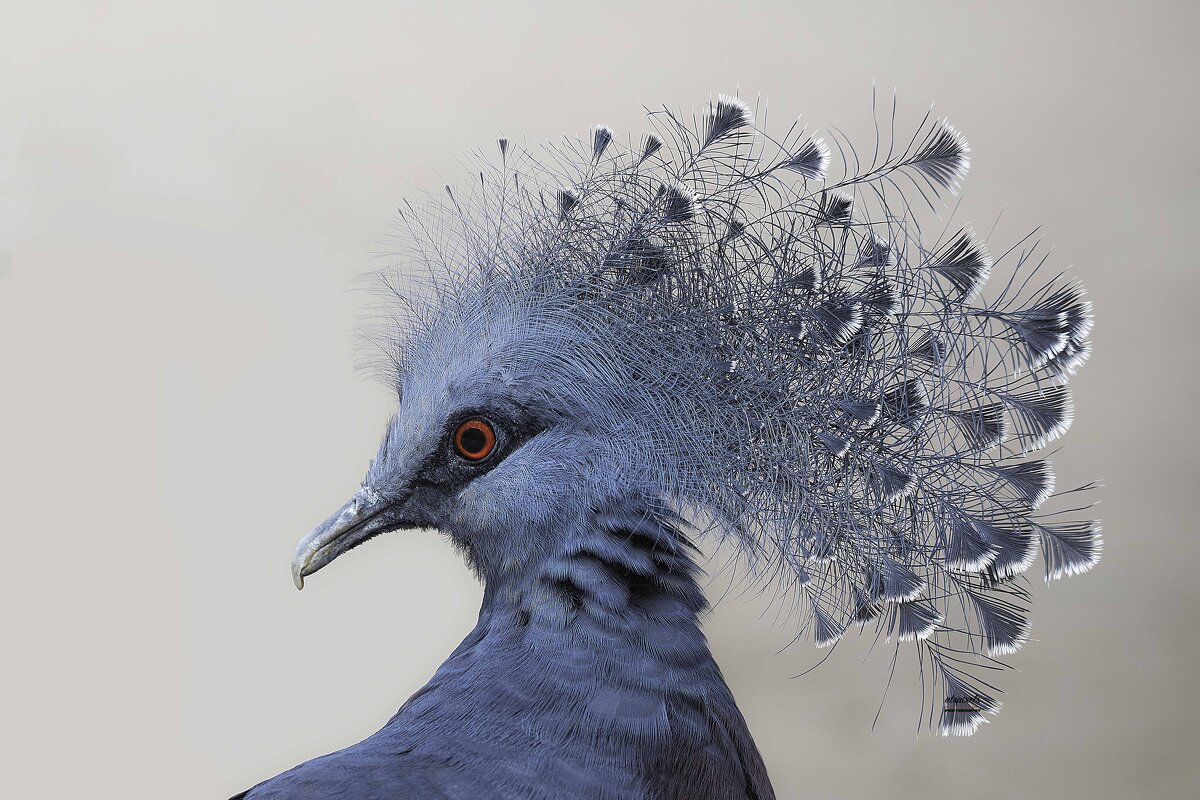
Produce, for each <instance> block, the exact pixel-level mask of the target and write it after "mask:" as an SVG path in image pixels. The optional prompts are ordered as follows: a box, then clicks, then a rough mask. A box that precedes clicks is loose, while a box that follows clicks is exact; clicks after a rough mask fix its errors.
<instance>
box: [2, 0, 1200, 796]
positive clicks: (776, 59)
mask: <svg viewBox="0 0 1200 800" xmlns="http://www.w3.org/2000/svg"><path fill="white" fill-rule="evenodd" d="M1198 21H1200V17H1198V15H1197V13H1196V11H1195V10H1194V6H1193V5H1192V4H1188V3H1177V4H1176V3H1153V2H1143V3H1136V4H1134V3H1130V4H1125V3H1113V2H1103V3H1088V4H1083V3H1080V4H1062V3H1051V4H1044V3H1028V4H1025V3H1022V4H1015V3H1004V4H972V5H958V4H934V3H903V4H891V3H880V4H870V3H855V4H846V3H823V4H820V5H819V6H818V5H813V4H799V3H772V4H738V5H736V6H735V5H734V4H723V5H722V4H711V3H704V2H687V3H664V4H652V5H651V4H647V5H640V4H634V3H622V2H605V3H587V4H582V3H554V4H551V3H546V4H541V5H539V4H532V3H520V4H518V3H501V4H497V5H488V6H487V7H473V6H470V5H459V4H452V3H433V2H426V3H422V4H419V5H416V4H404V3H373V4H365V3H355V4H348V5H347V6H346V7H341V8H336V9H335V8H334V7H333V6H332V5H328V6H325V5H319V4H308V3H277V4H274V5H263V4H258V3H249V4H243V3H221V4H216V3H182V2H180V3H154V4H150V3H144V4H134V3H116V2H109V3H102V4H101V3H95V4H61V3H44V2H17V3H14V2H12V0H9V2H6V3H4V4H3V6H2V7H0V276H2V277H0V370H2V373H0V374H2V379H0V380H2V384H0V385H2V394H0V397H2V400H0V411H2V413H0V493H2V509H3V523H2V524H3V528H4V540H3V542H4V547H3V577H2V578H0V601H2V602H3V608H4V611H3V620H4V636H3V641H4V650H3V653H4V655H3V659H2V660H0V671H2V675H0V679H2V680H3V685H4V694H5V703H4V706H5V708H4V711H3V719H4V723H3V728H2V730H0V736H2V737H3V741H2V742H0V744H2V749H3V752H4V753H5V758H4V761H5V764H6V766H5V768H4V769H3V770H2V771H0V792H2V793H3V794H4V795H5V796H9V797H35V796H36V797H72V796H75V797H85V796H86V797H116V796H120V797H176V798H205V797H225V796H227V795H228V794H230V793H232V792H234V791H237V790H240V789H242V788H244V787H245V786H247V785H249V784H250V783H252V782H255V781H257V780H259V779H262V778H265V777H267V776H269V775H272V774H274V773H275V772H278V771H280V770H282V769H284V768H286V767H289V766H291V765H292V764H293V763H295V762H297V761H300V760H303V759H306V758H308V757H311V756H314V755H317V754H319V753H322V752H325V751H328V750H331V749H334V748H337V747H339V746H342V745H344V744H348V743H350V742H352V741H355V740H356V739H358V738H361V737H362V736H364V735H366V734H368V733H370V732H371V731H373V730H374V729H375V728H376V727H377V726H378V725H380V724H381V723H382V722H383V721H384V720H385V719H386V718H387V717H388V716H389V715H390V714H391V712H392V711H393V710H394V709H395V708H396V707H397V706H398V705H399V704H400V703H401V702H402V701H403V700H404V699H405V698H406V697H407V696H408V695H409V694H410V693H411V692H412V691H414V690H415V689H417V688H418V687H419V686H420V685H421V684H422V683H423V682H424V681H425V679H426V678H427V677H428V676H429V674H430V673H431V672H432V671H433V670H434V669H435V667H436V666H437V664H438V663H439V662H440V660H441V659H442V658H443V657H444V656H445V655H446V654H447V653H448V652H449V650H450V649H451V648H452V647H453V646H454V645H455V644H456V643H457V642H458V640H459V639H460V638H461V637H462V635H464V634H465V632H466V631H467V630H468V629H469V628H470V626H471V625H472V623H473V620H474V613H475V611H476V608H477V603H478V600H479V596H480V591H479V587H478V586H477V585H476V584H475V582H474V581H473V579H472V578H471V576H470V575H469V574H468V573H467V571H466V569H465V568H464V567H463V566H462V565H461V563H460V562H459V560H458V558H457V557H456V556H455V555H454V554H453V553H452V552H451V550H450V548H449V547H448V546H446V545H445V544H444V543H443V542H441V541H440V540H439V539H437V537H435V536H433V535H431V534H413V535H395V536H390V537H385V538H383V539H381V540H379V541H377V542H374V543H372V544H371V545H370V546H369V547H367V548H364V549H362V550H358V551H356V552H355V553H354V554H353V555H352V556H350V557H347V558H345V559H342V560H339V561H338V563H337V564H335V565H334V566H333V567H331V568H329V569H328V570H326V571H324V572H322V574H321V575H319V576H317V578H315V579H314V580H312V581H311V582H310V587H309V588H308V589H307V590H306V591H305V592H304V593H303V594H297V593H296V591H295V590H294V589H293V588H292V585H291V581H290V579H289V576H288V561H289V558H290V555H291V551H292V548H293V546H294V545H295V542H296V541H297V540H298V538H299V537H300V536H301V535H302V534H304V533H305V532H306V531H307V530H308V529H309V528H310V527H311V526H312V525H313V524H315V523H316V522H317V521H319V520H320V519H322V518H323V517H324V516H325V514H327V513H328V512H329V511H331V510H332V509H333V508H335V507H336V506H337V505H338V504H340V502H341V501H342V500H343V499H344V498H345V496H346V495H348V493H349V492H351V491H352V490H353V489H354V488H355V486H356V485H357V481H358V480H359V478H360V476H361V473H362V471H363V470H364V468H365V466H366V462H367V459H368V458H369V457H370V456H371V455H372V454H373V452H374V448H375V445H376V442H377V437H378V436H379V434H380V433H381V431H382V426H383V424H384V422H385V419H386V417H387V415H388V413H389V410H390V408H391V405H392V402H393V401H392V398H391V397H390V395H389V393H388V392H387V391H386V390H385V389H384V388H382V387H380V386H377V385H374V384H371V383H368V382H366V381H364V380H362V379H360V378H359V377H357V376H356V375H355V373H354V372H353V371H352V362H353V360H354V345H353V338H352V333H353V329H354V326H355V324H356V317H357V316H358V315H359V313H360V312H361V309H362V301H363V298H361V297H360V296H357V295H356V294H355V293H354V292H352V291H350V290H349V289H350V286H351V279H352V278H353V276H355V275H356V274H358V273H361V272H363V271H365V270H367V269H371V268H374V267H376V266H379V265H380V263H381V262H380V261H378V260H377V259H376V258H375V257H374V256H373V255H372V254H373V253H376V252H379V251H381V250H386V249H387V243H386V235H387V233H388V231H389V220H390V214H391V211H392V209H393V208H394V207H395V206H396V205H397V204H398V203H399V201H400V200H401V198H402V197H404V196H405V195H406V194H407V195H412V194H414V193H415V191H416V190H418V189H430V188H433V189H436V188H437V187H439V186H440V185H441V184H442V183H443V182H447V181H457V180H461V179H463V172H462V169H461V165H460V161H459V158H460V156H461V155H462V154H463V153H466V152H468V151H470V150H472V149H475V148H483V149H485V150H488V151H490V150H491V148H492V147H494V144H493V143H494V139H495V137H496V136H497V135H500V134H506V135H508V136H510V137H513V138H514V139H517V140H525V141H528V142H529V143H532V144H536V143H538V142H541V141H543V140H546V139H555V138H558V137H559V136H561V135H562V134H564V133H569V134H572V135H583V134H586V132H587V130H588V129H589V127H590V126H592V125H594V124H596V123H598V122H605V123H607V124H609V125H612V126H613V127H614V128H615V129H616V130H617V131H618V132H619V134H620V135H622V136H624V135H627V134H629V135H633V136H637V135H638V134H639V133H640V132H641V130H642V129H643V124H642V122H641V118H640V117H641V111H640V107H641V105H642V104H646V105H649V106H657V105H660V104H663V103H667V104H670V105H672V106H674V107H681V108H684V109H691V108H698V107H700V106H701V105H702V104H703V102H704V101H705V100H706V98H707V97H708V96H709V95H710V93H716V92H720V91H724V92H731V91H735V90H738V89H739V88H740V91H741V93H742V95H743V96H745V97H749V98H752V99H753V98H757V97H758V96H759V94H760V92H761V95H762V97H765V98H769V99H770V105H769V108H770V114H769V120H768V124H773V125H775V126H786V125H787V124H788V123H789V122H790V120H791V118H792V117H793V115H795V114H799V113H803V114H804V116H805V119H806V120H807V121H809V122H810V124H813V125H817V126H824V125H825V124H827V123H833V124H837V125H839V126H842V127H843V128H844V129H845V130H847V131H848V132H849V133H850V134H851V135H852V136H853V137H854V138H855V139H856V140H857V141H864V140H866V139H868V138H869V137H870V135H871V134H870V130H871V129H870V123H869V112H868V110H869V100H870V91H871V82H872V80H873V79H874V80H876V81H877V82H878V86H879V87H880V90H881V92H883V93H884V94H887V93H889V92H890V90H891V88H892V87H893V86H895V87H898V89H899V95H900V99H901V112H902V114H901V118H902V121H904V120H907V121H908V122H909V123H910V124H911V123H912V122H914V121H915V120H916V118H917V117H919V115H920V114H921V113H922V112H923V111H924V110H925V108H926V107H927V106H928V104H929V103H930V102H933V101H936V106H935V111H936V112H939V113H945V114H947V115H949V116H950V117H951V119H952V120H953V121H954V122H955V123H956V124H957V125H958V126H960V127H961V129H962V130H963V131H964V132H965V134H966V135H967V137H968V139H969V140H970V142H971V144H972V146H973V148H974V166H973V168H972V174H971V177H970V179H969V180H968V182H967V192H966V196H965V199H964V201H963V203H962V206H961V208H960V209H959V211H958V213H957V216H956V220H959V221H974V222H975V223H976V225H977V227H978V228H979V229H980V230H982V231H988V230H990V229H991V227H992V225H993V223H995V222H996V220H997V217H998V216H999V224H998V225H997V226H996V230H995V233H994V234H993V235H992V239H991V240H992V242H993V244H994V246H996V247H997V248H998V247H999V246H1000V245H1002V244H1004V243H1009V242H1012V241H1015V240H1016V239H1018V238H1019V237H1020V236H1022V235H1023V234H1025V233H1026V232H1027V231H1029V230H1030V229H1032V228H1034V227H1036V226H1038V225H1041V226H1042V227H1041V231H1042V234H1043V235H1044V240H1045V241H1046V243H1047V244H1049V245H1051V246H1053V247H1054V248H1055V250H1054V255H1053V257H1052V259H1051V264H1052V265H1053V266H1054V267H1060V268H1061V267H1068V266H1071V267H1072V269H1073V271H1074V273H1075V274H1077V275H1078V276H1080V277H1081V278H1082V279H1083V280H1084V281H1085V283H1086V285H1087V286H1088V288H1089V289H1090V293H1091V296H1092V298H1093V299H1094V301H1095V304H1096V308H1097V316H1098V322H1097V326H1096V331H1095V345H1096V355H1095V357H1094V358H1093V359H1092V361H1091V363H1090V364H1088V365H1087V367H1086V368H1085V369H1084V370H1083V372H1082V374H1081V375H1080V376H1079V377H1078V379H1077V380H1076V381H1075V383H1074V386H1075V390H1076V406H1077V421H1076V423H1075V426H1074V429H1073V430H1072V431H1071V433H1070V434H1069V436H1068V438H1067V439H1066V446H1065V447H1064V448H1063V449H1062V450H1061V452H1058V453H1057V454H1056V455H1055V462H1056V465H1057V466H1058V468H1059V473H1060V477H1061V480H1062V485H1064V486H1065V485H1070V484H1077V483H1082V482H1084V481H1087V480H1090V479H1092V478H1101V479H1104V480H1105V481H1106V483H1107V487H1106V488H1104V489H1103V490H1102V491H1100V492H1098V493H1097V494H1096V497H1097V499H1101V500H1102V501H1103V502H1102V505H1101V508H1100V511H1099V513H1100V514H1101V516H1103V518H1104V520H1105V553H1104V560H1103V561H1102V562H1101V564H1100V566H1099V567H1098V568H1097V569H1096V570H1094V571H1093V572H1092V573H1090V574H1088V575H1086V576H1083V577H1079V578H1075V579H1071V580H1067V581H1063V582H1061V583H1056V584H1054V585H1051V586H1045V585H1043V584H1042V582H1041V580H1040V577H1038V572H1037V570H1038V569H1040V567H1035V569H1034V571H1033V572H1032V573H1031V574H1032V576H1033V590H1034V594H1035V596H1036V599H1037V604H1038V610H1037V613H1036V615H1035V624H1034V637H1035V641H1033V642H1031V643H1030V644H1029V645H1027V646H1026V648H1025V649H1024V650H1023V651H1022V652H1021V653H1020V654H1018V655H1017V656H1015V657H1014V658H1013V659H1012V663H1013V664H1014V665H1015V666H1016V667H1017V668H1018V671H1013V672H1011V673H1009V674H1007V675H1005V676H1002V678H1001V680H1002V684H1003V686H1004V687H1005V688H1006V689H1008V690H1009V694H1008V695H1007V696H1006V701H1007V702H1006V708H1005V710H1004V712H1003V713H1002V714H1001V715H1000V716H999V717H998V718H997V719H996V720H995V722H994V724H992V725H990V726H988V727H986V728H984V729H983V730H982V731H981V732H980V734H979V735H978V736H976V737H975V738H974V739H972V740H941V739H938V738H931V737H929V736H927V735H924V734H921V733H918V731H917V724H918V719H917V714H918V710H919V707H920V698H919V690H918V687H917V685H916V684H915V683H914V681H913V675H912V670H911V665H910V664H905V663H903V662H902V664H901V667H900V675H898V676H897V679H896V681H895V682H894V684H893V686H892V689H891V691H890V693H889V695H888V699H887V703H886V705H885V706H884V708H883V711H882V714H881V715H880V718H879V722H878V724H877V725H876V726H875V728H874V730H873V731H872V719H873V718H874V715H875V711H876V708H877V706H878V704H879V703H880V701H881V700H882V699H883V694H884V692H883V689H884V684H885V681H886V673H887V661H888V659H887V658H886V653H884V652H876V653H875V654H874V655H873V656H872V657H870V658H866V654H867V650H868V645H869V641H868V639H869V637H863V638H861V639H857V638H856V639H854V640H852V641H849V642H847V643H846V646H844V647H839V648H838V650H837V651H836V652H835V654H834V655H833V656H832V657H831V658H830V659H829V661H827V662H826V663H825V664H824V665H823V666H822V667H821V668H820V669H818V670H816V671H814V672H813V673H810V674H809V675H807V676H805V677H802V678H797V679H795V680H792V679H791V676H793V675H796V674H797V673H799V672H801V671H803V670H804V669H806V668H807V667H809V666H811V665H812V664H813V663H815V661H816V660H817V658H818V654H817V652H816V651H814V650H812V649H811V648H810V647H809V646H808V645H807V644H802V645H800V646H798V647H795V648H791V649H789V650H786V651H785V652H783V653H781V654H778V655H775V654H774V653H775V651H776V650H778V649H779V648H781V647H782V646H783V645H784V644H786V643H787V641H788V639H789V638H790V636H791V634H792V632H793V628H792V626H791V625H789V624H788V623H787V622H786V620H777V619H776V614H775V613H774V612H773V611H771V610H770V608H769V606H768V604H767V602H766V599H765V598H760V597H758V596H756V595H755V594H754V593H752V592H749V593H748V592H744V591H742V592H739V591H737V590H736V589H735V591H733V592H731V593H727V592H726V591H725V587H726V585H727V584H728V581H727V579H726V578H725V576H721V577H720V578H717V579H716V580H715V582H714V585H713V586H712V587H711V588H712V591H711V595H712V597H713V598H714V599H715V598H717V597H718V596H722V595H727V596H725V597H724V599H723V600H722V601H721V603H720V604H719V606H718V609H717V611H716V613H715V614H714V615H713V617H712V618H711V620H710V622H709V625H708V631H709V634H710V638H711V640H712V642H713V647H714V650H715V651H716V654H717V657H718V660H719V661H720V662H721V664H722V665H723V667H724V669H725V670H726V672H727V675H728V677H729V681H730V683H731V684H732V685H733V688H734V691H735V693H736V695H737V697H738V698H739V701H740V703H741V706H742V708H743V710H744V711H745V713H746V716H747V717H748V718H749V722H750V725H751V728H752V730H753V731H754V733H755V735H756V738H757V740H758V742H759V744H760V746H761V748H762V750H763V752H764V755H765V757H766V759H767V763H768V766H769V768H770V770H771V773H772V775H773V777H774V780H775V782H776V784H777V787H778V789H779V792H780V795H781V797H785V798H790V797H817V798H827V797H851V798H856V797H867V796H875V797H879V796H883V797H951V796H975V797H1010V796H1021V797H1055V798H1068V797H1088V798H1099V797H1131V796H1140V797H1187V796H1196V794H1197V791H1198V777H1200V771H1198V769H1200V768H1198V763H1197V762H1198V761H1200V753H1198V752H1197V744H1196V741H1197V734H1198V733H1200V730H1198V729H1197V723H1196V715H1197V711H1198V710H1200V709H1198V706H1200V702H1198V700H1197V692H1196V690H1195V681H1194V678H1195V676H1196V674H1197V666H1196V659H1197V657H1198V656H1200V648H1198V646H1197V636H1196V613H1197V611H1198V610H1200V590H1198V588H1197V577H1196V576H1197V567H1198V566H1200V563H1198V559H1197V541H1196V540H1197V535H1198V531H1197V526H1196V523H1195V521H1194V520H1195V505H1196V503H1197V502H1198V501H1200V498H1198V492H1197V489H1198V488H1200V486H1198V481H1197V471H1198V468H1200V458H1198V456H1197V452H1196V430H1197V424H1196V418H1195V407H1196V392H1197V387H1198V383H1197V361H1198V359H1197V354H1196V344H1195V330H1196V328H1195V320H1194V309H1195V306H1196V292H1197V289H1198V288H1200V279H1198V277H1197V264H1196V253H1197V252H1198V248H1197V245H1198V244H1200V242H1198V241H1197V234H1196V219H1197V212H1198V211H1200V208H1198V197H1200V195H1198V193H1197V189H1196V179H1197V165H1198V149H1197V147H1196V146H1195V141H1196V123H1197V111H1196V106H1197V99H1198V97H1197V81H1198V77H1200V76H1198V75H1197V69H1196V58H1195V54H1194V53H1193V52H1191V50H1192V49H1193V43H1194V37H1195V31H1196V26H1197V22H1198ZM1001 211H1003V214H1002V215H1001ZM715 571H716V570H715V568H714V572H715Z"/></svg>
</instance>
